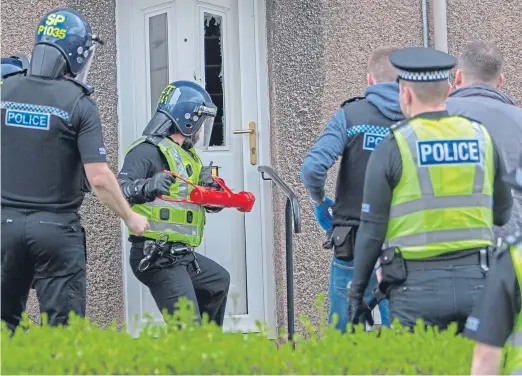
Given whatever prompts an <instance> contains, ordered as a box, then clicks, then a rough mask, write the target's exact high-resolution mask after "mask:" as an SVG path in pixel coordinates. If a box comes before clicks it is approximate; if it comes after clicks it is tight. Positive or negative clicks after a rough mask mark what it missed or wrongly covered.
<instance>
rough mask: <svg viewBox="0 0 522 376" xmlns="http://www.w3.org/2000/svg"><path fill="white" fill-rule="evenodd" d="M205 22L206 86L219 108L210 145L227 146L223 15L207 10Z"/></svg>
mask: <svg viewBox="0 0 522 376" xmlns="http://www.w3.org/2000/svg"><path fill="white" fill-rule="evenodd" d="M204 24H205V25H204V27H205V40H204V44H205V88H206V89H207V91H208V93H209V94H210V96H211V97H212V102H214V104H215V105H216V106H217V108H218V111H217V115H216V119H215V121H214V128H213V129H212V136H211V137H210V146H225V143H226V142H225V124H226V123H225V112H224V108H225V107H224V106H225V103H224V81H223V68H224V67H223V43H222V39H221V38H222V17H221V16H218V15H215V14H212V13H206V12H205V17H204Z"/></svg>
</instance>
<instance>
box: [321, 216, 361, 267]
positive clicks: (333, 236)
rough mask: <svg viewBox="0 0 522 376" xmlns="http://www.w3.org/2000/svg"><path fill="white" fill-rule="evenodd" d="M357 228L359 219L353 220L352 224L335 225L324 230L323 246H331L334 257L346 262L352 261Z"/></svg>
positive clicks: (328, 247) (325, 247) (329, 247)
mask: <svg viewBox="0 0 522 376" xmlns="http://www.w3.org/2000/svg"><path fill="white" fill-rule="evenodd" d="M358 230H359V221H353V225H335V226H334V227H333V228H332V229H331V230H328V231H327V232H326V235H325V238H324V241H323V248H324V249H332V248H333V251H334V256H335V258H336V259H339V260H342V261H346V262H350V261H353V258H354V250H355V237H356V236H357V231H358Z"/></svg>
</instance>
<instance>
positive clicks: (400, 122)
mask: <svg viewBox="0 0 522 376" xmlns="http://www.w3.org/2000/svg"><path fill="white" fill-rule="evenodd" d="M408 122H409V119H404V120H400V121H398V122H396V123H395V124H392V125H391V126H390V130H391V131H394V130H396V129H399V128H401V127H404V126H405V125H406V124H408Z"/></svg>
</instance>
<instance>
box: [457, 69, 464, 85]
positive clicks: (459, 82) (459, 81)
mask: <svg viewBox="0 0 522 376" xmlns="http://www.w3.org/2000/svg"><path fill="white" fill-rule="evenodd" d="M462 86H464V77H462V71H461V70H460V69H457V73H456V74H455V87H456V88H457V89H458V88H460V87H462Z"/></svg>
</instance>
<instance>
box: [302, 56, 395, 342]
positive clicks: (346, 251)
mask: <svg viewBox="0 0 522 376" xmlns="http://www.w3.org/2000/svg"><path fill="white" fill-rule="evenodd" d="M395 50H397V48H396V47H394V46H382V47H379V48H377V49H375V50H374V51H373V52H372V53H371V55H370V57H369V59H368V76H367V79H368V87H367V88H366V90H365V91H364V97H355V98H352V99H349V100H347V101H345V102H344V103H343V104H342V105H341V109H339V110H338V111H337V112H336V113H335V114H334V115H333V116H332V118H331V119H330V120H329V121H328V124H327V125H326V128H325V130H324V132H323V134H322V135H321V136H320V137H319V139H318V140H317V141H316V143H315V145H314V146H313V147H312V148H311V149H310V150H309V151H308V154H307V156H306V158H305V160H304V162H303V167H302V169H301V179H302V180H303V183H304V185H305V187H306V189H307V190H308V192H309V194H310V196H311V198H312V200H313V201H314V204H315V215H316V218H317V221H318V222H319V224H320V225H321V226H322V227H323V229H324V230H326V231H327V235H326V241H325V244H324V247H325V248H326V249H332V248H333V257H332V263H331V271H330V285H329V298H330V314H329V320H330V322H331V321H332V320H333V315H334V314H337V316H338V321H337V324H336V328H337V329H338V330H340V331H341V332H344V331H345V330H346V325H347V324H348V300H347V299H346V285H347V283H348V282H349V281H351V279H352V274H353V251H354V250H353V247H354V245H355V237H356V234H357V230H358V227H359V223H360V216H361V202H362V193H363V185H364V175H365V168H366V164H367V163H368V159H369V158H370V154H371V152H372V151H373V150H374V149H375V147H376V145H377V144H378V143H379V141H380V140H382V139H383V138H384V136H386V135H387V134H388V133H389V127H390V126H391V125H392V124H394V123H395V122H397V121H398V120H402V119H404V115H403V114H402V112H401V108H400V104H399V85H398V84H397V82H395V80H396V78H397V69H396V68H395V67H394V66H393V65H391V63H390V61H389V57H390V54H391V53H392V52H393V51H395ZM339 156H341V163H340V167H339V173H338V175H337V187H336V190H335V203H334V201H333V200H332V199H330V198H329V197H328V196H326V195H325V192H324V185H325V182H326V176H327V173H328V169H330V168H331V167H332V166H333V165H334V163H335V162H336V161H337V159H338V157H339ZM331 208H333V215H332V214H330V213H329V209H331ZM370 285H371V286H369V288H368V289H367V293H368V294H367V295H369V294H370V293H371V291H372V289H374V288H375V287H376V286H377V276H376V274H375V273H374V274H373V275H372V278H371V282H370ZM379 308H380V314H381V319H382V323H383V324H384V325H388V301H387V300H383V301H381V303H380V304H379Z"/></svg>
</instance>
